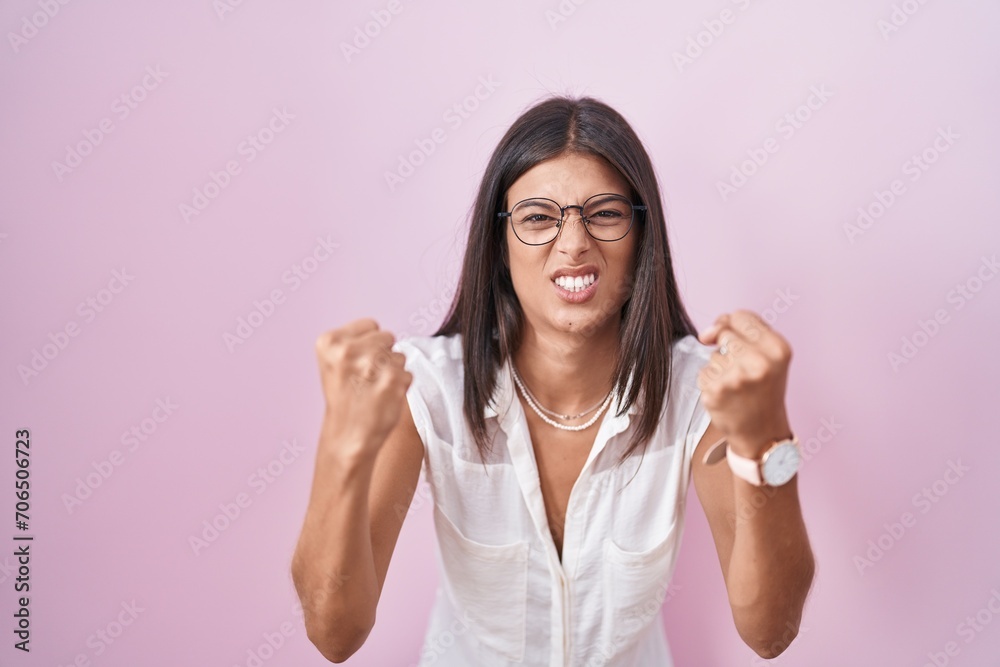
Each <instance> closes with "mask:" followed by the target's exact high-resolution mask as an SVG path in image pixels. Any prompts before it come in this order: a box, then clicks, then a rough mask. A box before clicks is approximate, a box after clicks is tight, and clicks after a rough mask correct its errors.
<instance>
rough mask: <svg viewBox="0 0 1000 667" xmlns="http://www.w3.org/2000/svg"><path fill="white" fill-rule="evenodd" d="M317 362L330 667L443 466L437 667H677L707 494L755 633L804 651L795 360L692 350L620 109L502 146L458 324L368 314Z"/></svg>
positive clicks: (487, 187) (660, 229)
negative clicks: (676, 642)
mask: <svg viewBox="0 0 1000 667" xmlns="http://www.w3.org/2000/svg"><path fill="white" fill-rule="evenodd" d="M715 346H717V347H715ZM317 354H318V357H319V363H320V368H321V375H322V381H323V388H324V392H325V396H326V406H327V410H326V415H325V419H324V421H323V425H322V436H321V439H320V443H319V451H318V452H317V459H316V473H315V478H314V482H313V489H312V493H311V496H310V500H309V507H308V510H307V513H306V517H305V522H304V526H303V528H302V534H301V536H300V539H299V542H298V545H297V548H296V551H295V556H294V558H293V565H292V575H293V579H294V582H295V585H296V589H297V590H298V593H299V595H300V597H301V599H302V602H303V609H304V613H305V621H306V627H307V633H308V636H309V638H310V640H311V641H312V642H313V643H314V644H315V645H316V647H317V648H318V649H319V650H320V651H321V652H322V654H323V655H324V656H326V657H327V658H328V659H329V660H331V661H333V662H342V661H344V660H346V659H347V658H348V657H349V656H350V655H352V654H353V653H354V652H355V651H356V650H357V649H358V648H359V647H360V646H361V645H362V644H363V643H364V641H365V639H366V637H367V636H368V633H369V632H370V631H371V628H372V626H373V624H374V621H375V610H376V606H377V603H378V600H379V597H380V595H381V591H382V584H383V582H384V580H385V574H386V571H387V569H388V565H389V561H390V558H391V556H392V552H393V549H394V547H395V544H396V539H397V537H398V535H399V530H400V527H401V524H402V521H403V519H404V518H405V516H406V512H407V508H408V507H409V505H410V502H411V500H412V497H413V493H414V490H415V488H416V485H417V481H418V477H419V474H420V471H421V468H422V467H423V469H424V472H425V474H426V478H427V480H428V482H429V483H430V489H431V493H432V494H433V499H434V521H435V530H436V534H437V540H438V547H439V552H440V555H441V558H440V561H439V562H440V563H441V566H442V568H441V588H440V590H439V595H438V597H437V600H436V602H435V605H434V609H433V612H432V615H431V619H430V623H429V626H428V629H427V637H426V642H425V644H424V648H423V653H422V663H421V664H436V665H448V666H453V665H454V666H458V665H462V666H463V667H467V666H470V665H476V666H487V667H489V666H492V665H510V664H520V665H572V666H574V667H576V666H578V665H586V666H590V665H657V666H659V665H670V664H672V663H671V658H670V651H669V648H668V645H667V643H666V638H665V636H664V633H663V630H662V623H661V622H660V615H659V611H660V607H661V606H662V603H663V601H664V600H665V598H666V597H667V591H668V585H669V580H670V577H671V575H672V573H673V568H674V563H675V558H676V555H677V551H678V548H679V545H680V538H681V533H682V530H683V519H684V508H685V502H686V498H687V489H688V486H689V480H691V479H692V478H693V480H694V484H695V488H696V490H697V493H698V498H699V500H700V501H701V505H702V507H703V508H704V511H705V515H706V517H707V519H708V522H709V525H710V527H711V531H712V535H713V538H714V541H715V546H716V548H717V551H718V557H719V562H720V564H721V566H722V574H723V577H724V579H725V583H726V588H727V591H728V594H729V602H730V605H731V607H732V612H733V619H734V621H735V624H736V629H737V631H738V632H739V634H740V635H741V637H743V639H744V640H745V641H746V643H747V644H748V645H749V646H750V647H751V648H753V650H754V651H756V652H757V653H758V654H759V655H761V656H764V657H773V656H775V655H777V654H779V653H781V652H782V651H783V650H784V649H785V647H787V645H788V643H789V642H791V640H792V639H793V638H794V636H795V634H796V632H797V628H798V625H799V620H800V618H801V614H802V607H803V604H804V601H805V598H806V595H807V593H808V591H809V588H810V585H811V583H812V578H813V570H814V563H813V557H812V552H811V549H810V546H809V541H808V537H807V535H806V530H805V526H804V522H803V519H802V514H801V510H800V506H799V501H798V495H797V487H796V478H795V470H796V467H797V463H798V460H799V459H798V448H797V445H796V441H795V440H794V436H793V434H792V431H791V428H790V425H789V422H788V418H787V415H786V411H785V405H784V393H785V385H786V377H787V371H788V364H789V359H790V355H791V351H790V349H789V346H788V344H787V342H786V341H785V340H784V339H783V338H782V337H781V336H780V335H779V334H778V333H776V332H775V331H773V330H772V329H771V328H770V327H769V326H768V325H767V324H765V323H764V322H762V321H761V319H760V318H759V317H758V316H757V315H755V314H754V313H752V312H750V311H747V310H738V311H735V312H733V313H729V314H724V315H722V316H720V317H719V318H718V319H717V320H716V322H715V323H714V324H713V325H712V326H711V327H710V328H709V329H708V330H707V331H705V332H703V333H702V334H701V335H700V336H697V337H696V331H695V328H694V325H693V324H692V323H691V320H690V319H689V317H688V315H687V313H686V311H685V309H684V306H683V304H682V303H681V300H680V297H679V296H678V293H677V287H676V282H675V279H674V275H673V266H672V263H671V257H670V250H669V246H668V243H667V235H666V228H665V223H664V215H663V210H662V207H661V203H660V193H659V189H658V186H657V181H656V177H655V174H654V172H653V168H652V165H651V163H650V160H649V157H648V155H647V153H646V151H645V149H644V148H643V146H642V144H641V142H640V141H639V139H638V138H637V136H636V134H635V133H634V131H633V130H632V128H631V127H630V126H629V124H628V123H627V121H626V120H625V119H624V118H622V117H621V116H620V115H619V114H618V113H617V112H616V111H614V110H613V109H611V108H610V107H608V106H607V105H605V104H603V103H602V102H599V101H597V100H594V99H592V98H582V99H573V98H565V97H556V98H552V99H548V100H546V101H543V102H541V103H539V104H537V105H535V106H534V107H532V108H531V109H529V110H528V111H526V112H525V113H524V114H523V115H522V116H521V117H520V118H519V119H518V120H517V121H516V122H515V123H514V124H513V126H512V127H511V128H510V129H509V130H508V132H507V133H506V135H505V136H504V137H503V139H501V141H500V143H499V145H498V147H497V148H496V150H495V151H494V153H493V156H492V157H491V159H490V161H489V164H488V166H487V168H486V171H485V174H484V176H483V180H482V184H481V186H480V189H479V193H478V197H477V199H476V203H475V207H474V210H473V215H472V221H471V225H470V232H469V241H468V245H467V248H466V255H465V262H464V267H463V270H462V275H461V278H460V281H459V286H458V291H457V293H456V296H455V300H454V303H453V304H452V307H451V310H450V313H449V315H448V317H447V319H446V321H445V322H444V324H443V325H442V327H441V328H440V330H438V331H437V332H435V333H434V335H433V336H428V337H414V338H409V339H405V340H401V341H396V339H395V337H394V336H393V335H392V334H391V333H389V332H386V331H382V330H380V329H379V328H378V325H377V324H376V323H375V322H374V321H372V320H358V321H355V322H351V323H350V324H347V325H346V326H343V327H341V328H339V329H337V330H333V331H330V332H327V333H325V334H323V335H322V336H320V337H319V339H318V340H317ZM722 458H725V459H727V461H728V463H729V465H718V462H719V461H720V460H721V459H722ZM762 460H763V464H761V461H762Z"/></svg>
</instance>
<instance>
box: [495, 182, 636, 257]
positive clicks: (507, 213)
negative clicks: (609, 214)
mask: <svg viewBox="0 0 1000 667" xmlns="http://www.w3.org/2000/svg"><path fill="white" fill-rule="evenodd" d="M594 197H619V198H621V199H624V200H625V201H627V202H628V203H629V205H630V206H631V207H632V218H631V220H629V222H628V229H626V230H625V233H624V234H622V235H621V236H619V237H618V238H616V239H599V238H597V237H596V236H594V234H593V232H591V231H590V220H588V219H587V218H585V217H583V209H584V207H586V206H587V202H589V201H590V200H591V199H593V198H594ZM536 199H540V200H542V201H550V202H552V203H553V204H555V205H556V208H558V209H559V222H557V223H556V235H555V236H553V237H552V238H551V239H549V240H548V241H545V242H544V243H528V242H527V241H525V240H524V239H522V238H521V237H520V236H518V235H517V226H516V225H514V221H513V220H511V225H513V226H514V236H517V240H518V241H520V242H521V243H523V244H524V245H530V246H540V245H548V244H549V243H552V242H553V241H555V240H556V239H557V238H559V234H560V232H561V231H562V226H563V223H564V222H566V210H567V209H571V208H576V209H579V210H580V220H582V221H583V226H584V228H585V229H586V230H587V234H589V235H590V238H592V239H594V240H595V241H601V242H602V243H614V242H615V241H621V240H622V239H623V238H625V237H626V236H628V233H629V232H630V231H632V224H633V223H634V222H635V214H636V211H641V212H643V213H645V212H646V211H647V210H648V207H647V206H643V205H641V204H633V203H632V200H631V199H629V198H628V197H626V196H625V195H621V194H618V193H617V192H599V193H598V194H596V195H591V196H590V197H587V199H586V200H584V202H583V204H582V205H581V204H567V205H566V206H560V205H559V202H557V201H555V200H554V199H549V198H548V197H528V198H527V199H522V200H521V201H519V202H517V204H514V205H513V206H512V207H511V209H510V210H509V211H500V212H499V213H497V218H498V219H499V218H510V217H511V216H512V215H513V214H514V209H515V208H517V207H518V206H519V205H520V204H523V203H524V202H526V201H533V200H536Z"/></svg>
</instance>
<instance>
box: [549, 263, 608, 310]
mask: <svg viewBox="0 0 1000 667" xmlns="http://www.w3.org/2000/svg"><path fill="white" fill-rule="evenodd" d="M587 273H593V274H594V282H592V283H590V285H588V286H587V288H586V289H582V290H580V291H579V292H570V291H569V290H567V289H563V288H562V287H560V286H559V285H557V284H556V283H555V282H554V281H553V283H552V286H553V287H554V288H555V289H556V294H557V295H559V298H560V299H562V300H563V301H566V302H567V303H586V302H587V301H590V300H591V299H593V298H594V295H595V294H597V284H598V283H600V282H601V276H599V275H598V274H597V272H596V271H588V272H587ZM557 275H562V276H576V275H581V274H576V273H559V274H557ZM582 275H586V274H582ZM555 277H556V276H553V278H555Z"/></svg>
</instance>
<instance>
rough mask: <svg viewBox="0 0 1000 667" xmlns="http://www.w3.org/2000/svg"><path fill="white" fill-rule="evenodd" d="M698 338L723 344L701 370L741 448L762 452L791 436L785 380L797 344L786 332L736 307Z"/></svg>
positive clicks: (712, 402) (719, 418)
mask: <svg viewBox="0 0 1000 667" xmlns="http://www.w3.org/2000/svg"><path fill="white" fill-rule="evenodd" d="M698 340H700V341H701V342H702V343H703V344H705V345H719V348H718V349H716V350H715V352H714V353H713V354H712V357H711V359H710V360H709V363H707V364H706V365H705V366H704V367H703V368H702V369H701V371H700V372H699V373H698V387H699V388H700V389H701V402H702V404H703V405H704V406H705V409H706V410H707V411H708V413H709V415H710V416H711V418H712V423H713V424H715V425H716V426H717V427H718V428H719V429H720V430H721V431H722V432H723V433H725V434H726V439H727V440H728V441H729V446H730V447H732V448H733V449H734V451H735V453H737V454H740V455H742V456H747V457H751V458H757V457H759V456H760V454H762V453H763V451H764V449H766V448H767V446H768V445H769V444H770V443H772V442H773V441H775V440H780V439H783V438H786V437H790V436H791V435H792V431H791V427H790V426H789V423H788V415H787V412H786V410H785V386H786V383H787V379H788V364H789V362H790V361H791V358H792V349H791V347H790V346H789V345H788V342H787V341H786V340H785V339H784V338H783V337H782V336H781V334H779V333H778V332H776V331H774V330H773V329H771V327H769V326H768V325H767V324H766V323H765V322H764V321H763V320H762V319H761V318H760V316H758V315H757V314H756V313H754V312H752V311H749V310H736V311H733V312H732V313H725V314H723V315H720V316H719V317H718V318H717V319H716V320H715V323H714V324H713V325H712V326H710V327H709V328H708V329H706V330H705V331H703V332H702V333H701V335H699V336H698ZM722 349H725V351H726V353H725V354H722V353H721V352H720V350H722Z"/></svg>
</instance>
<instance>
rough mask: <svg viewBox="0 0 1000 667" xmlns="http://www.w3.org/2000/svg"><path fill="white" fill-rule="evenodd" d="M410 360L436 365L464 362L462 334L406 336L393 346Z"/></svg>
mask: <svg viewBox="0 0 1000 667" xmlns="http://www.w3.org/2000/svg"><path fill="white" fill-rule="evenodd" d="M392 349H393V350H395V351H396V352H401V353H402V354H404V355H406V358H407V360H409V359H414V360H416V359H421V360H427V361H430V362H433V363H436V364H439V365H441V364H448V363H451V362H454V361H459V362H461V361H462V334H452V335H451V336H404V337H402V338H400V339H399V340H397V341H396V343H395V344H394V345H393V346H392Z"/></svg>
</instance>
